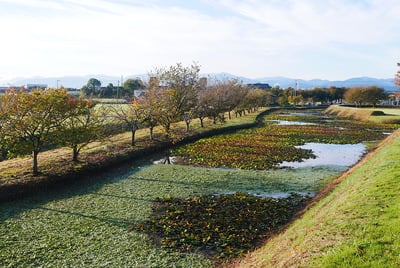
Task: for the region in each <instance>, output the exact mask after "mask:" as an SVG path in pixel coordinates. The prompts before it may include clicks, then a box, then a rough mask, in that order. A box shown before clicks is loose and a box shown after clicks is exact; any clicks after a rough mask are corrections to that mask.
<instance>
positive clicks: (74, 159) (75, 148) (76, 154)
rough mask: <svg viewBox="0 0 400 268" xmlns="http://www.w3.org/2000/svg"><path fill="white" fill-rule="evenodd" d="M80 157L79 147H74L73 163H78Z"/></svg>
mask: <svg viewBox="0 0 400 268" xmlns="http://www.w3.org/2000/svg"><path fill="white" fill-rule="evenodd" d="M78 155H79V150H78V146H76V145H75V146H73V147H72V161H73V162H75V163H76V162H78Z"/></svg>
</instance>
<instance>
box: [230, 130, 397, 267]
mask: <svg viewBox="0 0 400 268" xmlns="http://www.w3.org/2000/svg"><path fill="white" fill-rule="evenodd" d="M399 151H400V131H396V132H395V133H394V134H392V135H391V136H389V137H388V138H387V139H385V140H384V141H383V142H382V143H381V145H380V146H379V149H377V150H376V151H374V152H372V153H370V154H369V155H367V156H366V157H365V158H364V159H363V160H362V161H361V162H360V163H359V164H357V165H356V166H355V167H353V168H352V169H350V170H349V171H348V172H346V173H345V174H344V175H342V176H341V177H340V178H338V179H337V181H336V182H335V183H333V184H332V185H331V188H333V187H334V186H336V184H337V187H336V188H335V189H334V191H333V192H331V193H330V194H328V195H327V196H326V197H324V198H323V199H321V200H320V201H318V202H317V203H316V204H315V205H314V206H312V207H311V208H310V209H309V210H308V211H306V212H305V213H304V214H303V215H302V216H301V217H300V218H299V219H297V220H296V221H295V222H293V224H291V225H290V226H289V227H288V228H287V229H286V230H284V231H283V232H282V233H281V234H279V235H277V236H276V237H274V238H272V239H270V240H269V241H268V242H267V243H266V244H265V245H264V246H262V247H261V248H260V249H259V250H257V251H256V252H254V253H252V254H250V255H248V256H247V257H246V258H245V259H243V260H241V261H240V262H238V263H236V265H235V266H236V267H398V266H400V257H399V256H400V255H399V253H400V233H399V226H400V217H399V211H400V195H399V194H398V193H399V191H400V183H399V180H398V179H399V177H400V162H399V161H397V159H398V152H399ZM329 189H330V188H328V189H327V191H328V190H329Z"/></svg>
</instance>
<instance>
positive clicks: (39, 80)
mask: <svg viewBox="0 0 400 268" xmlns="http://www.w3.org/2000/svg"><path fill="white" fill-rule="evenodd" d="M202 76H205V77H208V78H209V83H213V81H215V80H225V79H232V78H236V79H238V80H240V81H242V82H243V83H244V84H250V83H268V84H269V85H270V86H274V85H279V86H280V87H281V88H287V87H293V88H295V87H296V85H297V84H298V87H299V88H300V89H311V88H314V87H331V86H336V87H355V86H372V85H374V86H378V87H382V88H384V89H385V90H387V91H393V90H397V88H396V86H395V84H394V79H393V78H387V79H378V78H372V77H356V78H351V79H347V80H343V81H330V80H321V79H312V80H303V79H295V78H287V77H262V78H255V79H251V78H247V77H241V76H235V75H232V74H229V73H207V74H202ZM90 78H96V79H98V80H100V81H101V83H102V85H103V86H107V85H108V84H109V83H112V84H113V85H114V86H117V85H121V80H126V79H128V78H140V79H143V80H147V79H148V74H138V75H130V76H127V77H118V76H108V75H85V76H63V77H31V78H15V79H12V80H7V81H0V82H1V84H2V85H1V84H0V86H7V85H12V86H15V87H20V86H23V85H26V84H47V85H48V86H49V87H54V88H55V87H57V86H59V87H61V86H64V87H67V88H81V87H82V86H83V85H85V84H86V83H87V81H88V80H89V79H90Z"/></svg>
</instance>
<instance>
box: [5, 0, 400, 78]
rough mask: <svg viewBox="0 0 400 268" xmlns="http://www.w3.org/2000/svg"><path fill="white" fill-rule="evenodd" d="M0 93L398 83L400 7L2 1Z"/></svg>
mask: <svg viewBox="0 0 400 268" xmlns="http://www.w3.org/2000/svg"><path fill="white" fill-rule="evenodd" d="M0 36H1V37H0V40H1V41H0V48H1V49H0V62H1V64H0V84H1V81H5V80H7V79H10V78H14V77H34V76H44V77H56V76H70V75H91V74H93V75H94V74H104V75H114V76H120V75H124V76H129V75H134V74H147V73H149V72H151V71H152V70H154V69H156V68H163V67H168V66H171V65H175V64H176V63H182V64H183V65H185V66H188V65H190V64H192V63H197V64H199V65H200V66H201V72H202V73H219V72H226V73H231V74H234V75H237V76H244V77H248V78H261V77H274V76H286V77H291V78H297V79H314V78H320V79H329V80H344V79H348V78H351V77H361V76H370V77H376V78H393V77H394V74H395V73H396V72H397V69H398V67H397V62H400V2H399V0H197V1H195V0H171V1H169V0H114V1H111V0H84V1H83V0H0Z"/></svg>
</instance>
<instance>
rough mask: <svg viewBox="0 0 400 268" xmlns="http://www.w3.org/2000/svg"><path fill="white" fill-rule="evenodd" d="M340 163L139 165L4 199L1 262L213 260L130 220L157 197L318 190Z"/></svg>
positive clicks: (165, 263) (187, 263)
mask: <svg viewBox="0 0 400 268" xmlns="http://www.w3.org/2000/svg"><path fill="white" fill-rule="evenodd" d="M335 174H337V171H335V170H321V172H317V173H315V172H314V170H312V169H300V170H292V171H289V172H287V171H282V170H278V171H250V172H249V171H241V170H221V169H203V168H193V167H184V166H174V165H152V166H143V167H141V168H140V167H139V168H132V170H130V171H129V172H127V173H126V174H121V175H119V176H115V177H106V178H104V179H101V180H99V181H98V182H96V183H94V184H93V183H86V184H83V185H82V184H80V185H76V186H71V187H67V188H65V189H63V190H60V191H57V192H54V193H48V194H42V195H37V196H34V197H31V198H28V199H24V200H21V201H17V202H12V203H3V204H1V205H0V211H1V214H0V237H1V238H2V239H1V240H0V249H1V250H0V266H3V267H4V266H10V267H26V266H43V267H50V266H51V267H61V266H69V267H83V266H85V267H101V266H107V267H170V266H172V265H173V264H175V266H176V267H209V266H210V265H211V264H212V263H211V261H210V260H209V259H207V258H205V257H204V256H202V255H200V254H194V253H191V254H190V253H179V252H173V251H167V250H165V249H162V248H159V247H156V246H154V245H153V244H152V243H151V239H150V238H149V237H147V236H146V235H144V234H141V233H139V232H136V231H134V230H130V226H132V225H135V224H136V223H138V222H143V221H145V220H147V219H148V217H149V215H150V212H151V206H152V202H153V201H154V200H155V199H156V198H157V197H165V196H170V195H173V196H176V197H186V196H190V195H200V194H206V193H215V192H229V191H250V192H260V191H261V192H277V191H287V190H293V191H316V190H318V189H320V188H321V187H322V186H323V184H324V183H325V182H326V180H327V179H329V178H332V177H333V176H335Z"/></svg>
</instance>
